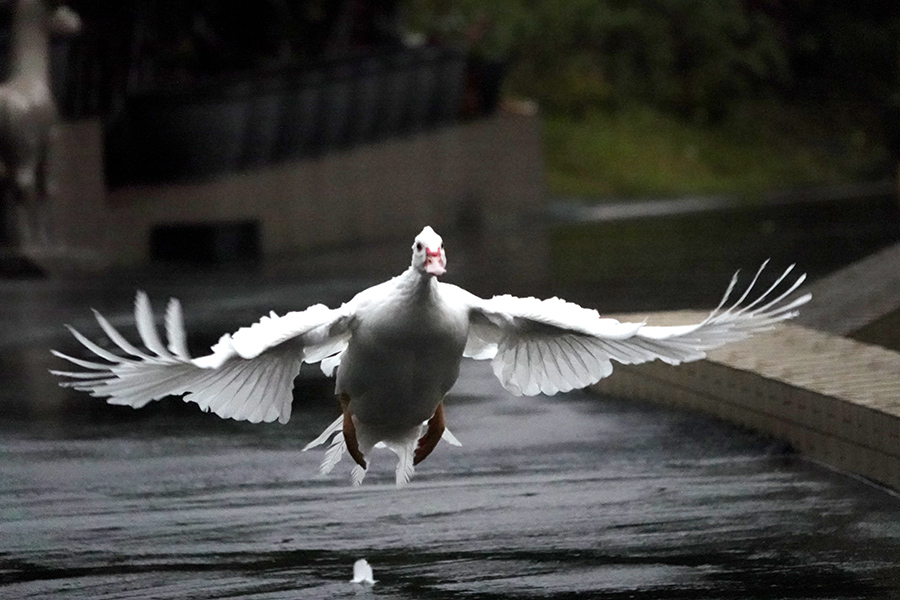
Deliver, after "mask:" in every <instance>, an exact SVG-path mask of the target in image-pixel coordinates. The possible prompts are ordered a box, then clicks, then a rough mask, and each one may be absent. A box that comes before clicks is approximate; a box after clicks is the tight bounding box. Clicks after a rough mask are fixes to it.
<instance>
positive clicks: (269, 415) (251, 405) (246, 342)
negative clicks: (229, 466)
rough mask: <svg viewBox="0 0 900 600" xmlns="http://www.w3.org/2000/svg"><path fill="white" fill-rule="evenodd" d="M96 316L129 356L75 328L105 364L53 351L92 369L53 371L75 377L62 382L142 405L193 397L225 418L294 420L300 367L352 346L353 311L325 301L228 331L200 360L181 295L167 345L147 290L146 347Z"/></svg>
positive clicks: (140, 322) (141, 304) (141, 323)
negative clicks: (191, 346)
mask: <svg viewBox="0 0 900 600" xmlns="http://www.w3.org/2000/svg"><path fill="white" fill-rule="evenodd" d="M94 316H95V317H96V318H97V322H98V323H99V324H100V327H101V328H102V329H103V331H104V332H105V333H106V335H107V337H109V339H110V341H112V342H113V343H114V344H115V345H116V346H118V348H119V349H120V350H121V351H122V352H124V353H125V355H126V356H122V355H119V354H115V353H113V352H110V351H109V350H106V349H104V348H102V347H100V346H99V345H97V344H95V343H94V342H92V341H91V340H89V339H88V338H86V337H85V336H84V335H82V334H81V333H79V332H78V331H76V330H75V329H74V328H72V327H69V330H70V331H71V332H72V335H73V336H75V339H77V340H78V341H79V342H81V344H82V345H83V346H84V347H85V348H87V349H88V350H89V351H91V352H92V353H93V354H95V355H96V356H97V357H99V358H100V359H103V360H104V361H105V362H96V361H93V360H90V361H89V360H83V359H81V358H76V357H73V356H69V355H66V354H63V353H61V352H57V351H55V350H53V351H52V352H53V354H54V355H55V356H58V357H59V358H63V359H65V360H68V361H69V362H71V363H73V364H75V365H77V366H79V367H82V368H83V369H85V370H83V371H51V373H53V374H54V375H58V376H60V377H64V378H66V379H67V381H64V382H62V383H61V384H60V385H63V386H66V387H71V388H74V389H76V390H81V391H85V392H88V393H90V394H91V395H93V396H100V397H103V396H106V397H108V400H107V402H109V403H110V404H121V405H127V406H132V407H134V408H140V407H142V406H144V405H145V404H147V403H148V402H151V401H153V400H159V399H161V398H164V397H166V396H178V395H181V394H185V396H184V400H186V401H190V402H195V403H197V404H198V405H199V406H200V408H202V409H203V410H204V411H212V412H214V413H216V414H217V415H219V416H220V417H223V418H231V419H237V420H246V421H250V422H253V423H257V422H260V421H265V422H271V421H275V420H276V419H277V420H278V421H280V422H282V423H286V422H287V421H288V419H289V418H290V416H291V400H292V394H291V390H292V388H293V381H294V377H296V375H297V372H298V371H299V369H300V364H301V363H303V362H308V363H313V362H318V361H321V360H323V359H327V358H328V357H331V356H333V355H336V354H338V353H340V352H341V351H342V350H343V349H344V348H346V346H347V341H348V340H349V338H350V322H351V320H352V319H353V312H352V309H351V308H349V307H348V306H347V305H344V306H341V307H340V308H337V309H329V308H328V307H326V306H324V305H321V304H317V305H314V306H310V307H309V308H307V309H306V310H303V311H297V312H290V313H287V314H286V315H283V316H280V317H279V316H278V315H276V314H275V313H271V314H270V315H269V316H266V317H263V318H262V319H261V320H260V321H258V322H257V323H255V324H253V325H251V326H250V327H242V328H241V329H238V330H237V331H236V332H235V333H234V334H231V335H229V334H226V335H224V336H222V338H221V339H220V340H219V341H218V343H216V344H215V345H214V346H213V347H212V349H211V350H212V353H211V354H209V355H207V356H202V357H200V358H191V356H190V355H189V354H188V350H187V343H186V334H185V329H184V323H183V318H182V311H181V305H180V303H179V302H178V300H175V299H174V298H173V299H172V300H170V301H169V305H168V308H167V310H166V317H165V327H166V334H167V337H168V345H167V346H166V345H163V343H162V340H161V339H160V337H159V334H158V333H157V330H156V325H155V323H154V318H153V311H152V309H151V307H150V301H149V300H148V299H147V295H146V294H144V293H143V292H138V294H137V298H136V299H135V309H134V317H135V322H136V324H137V329H138V333H139V335H140V337H141V341H142V342H143V344H144V346H145V347H146V350H143V349H140V348H137V347H135V346H134V345H132V344H131V343H130V342H128V340H126V339H125V338H124V337H123V336H122V334H120V333H119V332H118V331H117V330H116V329H115V328H114V327H113V326H112V325H111V324H110V323H109V321H107V320H106V319H105V318H104V317H103V315H101V314H100V313H98V312H97V311H94Z"/></svg>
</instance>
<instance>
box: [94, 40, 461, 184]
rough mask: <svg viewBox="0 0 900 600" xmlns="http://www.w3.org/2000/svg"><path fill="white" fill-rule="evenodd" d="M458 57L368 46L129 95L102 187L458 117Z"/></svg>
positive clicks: (299, 152)
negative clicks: (298, 64)
mask: <svg viewBox="0 0 900 600" xmlns="http://www.w3.org/2000/svg"><path fill="white" fill-rule="evenodd" d="M464 76H465V55H464V54H463V53H461V52H458V51H456V50H452V49H448V48H441V47H431V46H427V47H422V48H415V49H403V50H399V51H390V52H379V53H368V54H364V55H358V56H352V57H348V58H341V59H334V60H327V61H322V62H319V63H315V64H310V65H307V66H305V67H302V68H300V67H298V68H292V69H285V70H279V71H274V72H266V73H249V74H243V75H230V76H228V77H219V78H214V79H210V80H207V81H204V82H201V83H197V84H194V85H191V86H190V87H188V88H180V89H156V90H148V91H144V92H140V93H135V94H131V95H129V96H128V97H127V98H126V99H125V101H124V107H123V109H122V110H121V111H117V114H116V115H115V116H114V117H113V118H111V119H110V120H109V124H108V127H107V135H106V142H107V143H106V169H107V181H108V182H109V184H110V185H113V186H120V185H127V184H134V183H157V182H166V181H179V180H189V179H196V178H204V177H209V176H212V175H216V174H219V173H224V172H230V171H237V170H242V169H249V168H253V167H257V166H260V165H266V164H273V163H277V162H279V161H283V160H287V159H295V158H298V157H305V156H317V155H321V154H323V153H327V152H331V151H334V150H339V149H343V148H347V147H350V146H354V145H357V144H363V143H368V142H372V141H378V140H383V139H387V138H390V137H395V136H401V135H408V134H411V133H415V132H418V131H423V130H427V129H431V128H434V127H438V126H441V125H444V124H447V123H452V122H454V121H456V119H457V117H458V113H459V106H460V102H461V97H462V93H463V83H464Z"/></svg>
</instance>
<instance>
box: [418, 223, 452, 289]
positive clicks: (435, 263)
mask: <svg viewBox="0 0 900 600" xmlns="http://www.w3.org/2000/svg"><path fill="white" fill-rule="evenodd" d="M412 251H413V254H412V266H413V267H414V268H415V269H417V270H418V271H419V272H420V273H427V274H429V275H433V276H434V277H440V276H441V275H443V274H444V273H445V272H446V270H447V255H446V254H445V253H444V240H442V239H441V236H439V235H438V234H437V233H435V231H434V229H432V228H431V227H428V226H426V227H425V229H423V230H422V232H421V233H420V234H419V235H417V236H416V241H415V242H413V246H412Z"/></svg>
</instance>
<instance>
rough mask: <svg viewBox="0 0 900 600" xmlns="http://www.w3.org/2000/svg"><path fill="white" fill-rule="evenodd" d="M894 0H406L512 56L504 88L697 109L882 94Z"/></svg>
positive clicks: (420, 20) (588, 105)
mask: <svg viewBox="0 0 900 600" xmlns="http://www.w3.org/2000/svg"><path fill="white" fill-rule="evenodd" d="M896 5H897V3H896V2H895V1H887V0H882V1H873V2H854V1H850V0H844V1H838V0H823V1H818V0H816V1H813V0H496V1H494V2H490V3H488V2H476V1H474V0H465V1H462V2H447V1H440V0H431V1H430V2H415V1H412V0H410V1H408V2H406V15H407V17H408V21H409V22H410V24H411V26H412V27H413V28H417V29H419V30H426V31H428V32H430V33H432V34H435V33H437V34H438V36H439V37H441V38H443V39H445V40H447V39H449V40H455V41H461V42H463V43H467V44H469V45H470V46H471V47H472V48H473V51H475V52H476V53H477V52H482V53H485V54H491V55H493V56H495V57H496V56H504V57H505V58H506V59H507V60H509V61H510V63H511V64H510V69H509V71H508V73H509V77H508V81H507V88H508V89H509V90H510V91H513V92H515V93H519V94H524V95H528V96H530V97H533V98H535V99H537V100H538V101H540V103H541V105H542V106H543V108H544V109H545V110H550V111H552V112H557V113H563V114H569V115H572V116H579V115H582V114H585V113H587V112H590V110H592V109H594V108H597V107H610V106H618V105H621V104H623V103H625V102H629V101H633V100H638V101H640V102H642V103H647V104H651V105H653V106H655V107H657V108H659V109H662V110H666V111H676V112H678V113H680V114H684V115H687V116H690V117H692V118H695V119H699V120H700V121H707V120H713V121H715V120H718V119H719V118H721V117H723V116H725V115H727V114H729V113H731V112H732V111H733V110H734V108H735V107H736V106H737V105H739V104H741V103H742V102H743V101H744V100H746V99H748V98H758V97H760V96H768V95H772V94H773V93H782V94H785V93H787V94H791V95H800V96H804V95H818V92H817V91H811V90H812V89H813V88H812V87H811V86H813V85H814V84H815V85H817V86H818V87H817V88H815V89H816V90H821V88H822V85H823V84H824V85H825V87H830V88H834V87H840V88H841V89H842V91H843V92H846V93H853V94H857V93H864V94H866V95H869V96H870V97H871V96H872V95H875V96H877V97H879V98H885V96H886V94H888V93H892V92H893V90H895V89H896V87H897V86H896V83H897V82H896V78H895V77H894V75H893V73H894V71H895V70H896V68H897V65H898V63H897V48H898V45H900V38H898V35H900V27H898V23H900V20H898V13H900V11H898V8H897V6H896Z"/></svg>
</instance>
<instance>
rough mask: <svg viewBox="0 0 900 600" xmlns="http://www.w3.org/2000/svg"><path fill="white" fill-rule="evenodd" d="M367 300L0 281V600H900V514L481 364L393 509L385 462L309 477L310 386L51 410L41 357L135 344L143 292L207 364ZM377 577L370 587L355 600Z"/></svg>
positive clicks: (775, 452)
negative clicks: (239, 336) (337, 307)
mask: <svg viewBox="0 0 900 600" xmlns="http://www.w3.org/2000/svg"><path fill="white" fill-rule="evenodd" d="M368 283H369V281H366V280H363V279H346V280H338V281H326V282H320V283H311V282H309V281H306V280H301V279H293V280H292V279H290V278H286V277H281V276H280V277H266V276H261V275H258V274H254V273H251V272H239V271H235V272H231V273H211V274H206V273H204V272H202V271H196V272H192V273H186V272H175V271H156V272H147V273H120V274H117V275H112V276H105V277H95V278H86V279H79V280H69V281H31V282H26V281H21V282H15V281H0V306H3V310H2V312H0V350H2V353H0V381H2V382H3V385H2V386H0V388H2V389H0V407H2V409H3V412H4V418H3V419H2V422H0V456H2V460H0V597H2V598H5V599H12V598H173V599H175V598H178V599H184V598H254V599H263V598H345V597H357V596H371V597H378V598H403V599H406V598H410V599H411V598H448V597H449V598H453V597H459V598H485V599H488V598H501V597H502V598H584V597H591V598H648V599H649V598H653V599H667V598H672V599H675V598H678V599H681V598H684V599H687V598H690V599H714V598H715V599H748V600H749V599H766V598H771V599H775V598H779V599H801V598H802V599H811V598H816V599H825V598H830V599H851V598H853V599H882V598H884V599H887V598H896V597H900V569H898V568H897V567H898V566H900V498H898V497H897V496H896V495H895V494H893V493H891V492H888V491H885V490H883V489H880V488H877V487H875V486H873V485H871V484H869V483H867V482H864V481H860V480H858V479H855V478H852V477H850V476H847V475H843V474H840V473H836V472H834V471H832V470H830V469H828V468H826V467H824V466H822V465H819V464H816V463H814V462H811V461H809V460H806V459H804V458H803V457H801V456H799V455H797V454H795V453H793V452H791V451H790V449H789V448H787V447H785V445H784V444H781V443H779V442H777V441H775V440H773V439H771V438H767V437H764V436H759V435H756V434H754V433H751V432H748V431H746V430H742V429H739V428H736V427H732V426H730V425H728V424H725V423H722V422H720V421H716V420H714V419H711V418H708V417H704V416H701V415H696V414H693V413H688V412H681V411H675V410H669V409H664V408H659V407H656V406H651V405H646V404H641V403H636V402H631V401H625V400H618V399H614V398H607V397H599V396H594V395H589V394H585V393H573V394H565V395H560V396H557V397H554V398H544V397H537V398H516V397H513V396H511V395H510V394H508V393H507V392H505V391H504V390H503V389H502V388H501V387H500V385H499V383H497V382H496V381H495V380H494V379H493V376H492V375H491V374H490V371H489V368H488V366H487V365H485V364H482V363H473V362H468V363H466V365H465V368H464V370H463V375H462V377H461V379H460V381H459V383H458V385H457V387H456V388H455V389H454V391H453V392H451V395H450V398H449V399H448V401H447V411H446V412H447V421H448V426H449V427H450V428H451V430H452V431H453V432H454V434H456V436H457V437H458V438H459V439H460V440H461V441H462V443H463V446H462V447H461V448H454V447H450V446H448V445H446V444H441V445H439V446H438V448H437V450H436V451H435V453H434V454H433V455H432V456H431V457H429V459H428V460H427V461H425V462H423V463H422V464H421V465H420V466H419V468H418V469H417V474H416V476H415V477H414V479H413V481H412V483H411V484H410V485H409V486H408V487H406V488H402V489H397V488H395V487H394V485H393V467H394V458H393V455H391V454H390V453H388V452H387V451H384V452H382V453H380V454H375V455H374V460H373V462H374V465H373V467H372V469H371V470H370V473H369V475H368V477H367V479H366V483H365V484H364V485H363V487H362V488H359V489H351V488H350V487H349V471H350V466H349V464H348V459H346V458H345V459H344V461H343V462H342V463H341V464H340V465H339V466H338V468H337V469H336V470H335V471H334V472H333V473H332V474H331V475H329V476H327V477H325V478H322V477H319V476H317V475H316V472H317V467H318V463H319V461H320V460H321V458H322V453H321V452H320V451H310V452H306V453H301V452H300V448H302V447H303V445H304V444H305V443H306V442H308V441H309V440H311V439H312V438H313V437H315V436H316V435H317V434H318V433H319V432H320V431H321V430H322V429H323V428H324V427H325V426H326V425H327V424H328V423H330V422H331V420H333V419H334V417H335V416H336V415H337V407H336V403H335V402H334V400H333V399H332V397H331V389H330V382H329V381H327V380H324V379H322V378H320V377H319V376H317V375H316V374H315V371H314V370H312V369H311V370H310V371H308V372H305V373H304V374H303V376H301V377H300V378H299V379H298V385H297V389H296V391H295V409H294V416H293V418H292V420H291V422H290V423H289V424H287V425H285V426H281V425H277V424H268V425H251V424H247V423H236V422H233V421H223V420H220V419H218V418H216V417H214V416H212V415H206V414H201V413H199V412H198V411H197V410H196V409H195V408H194V407H193V405H186V404H183V403H181V402H180V401H178V400H166V401H163V402H159V403H156V404H155V405H153V406H151V407H148V408H147V409H144V410H140V411H134V410H132V409H130V408H121V407H108V406H106V405H105V404H103V403H102V401H100V400H97V399H93V398H90V397H87V396H84V395H81V394H75V393H69V392H67V391H65V390H61V389H59V388H57V387H56V385H55V382H54V381H53V380H52V378H50V377H49V375H47V374H46V369H47V368H52V367H58V366H59V362H58V361H56V360H55V359H53V358H52V357H51V356H50V355H49V354H48V353H47V349H48V348H50V347H55V348H58V349H60V350H63V351H68V352H75V351H76V347H75V345H74V343H73V342H71V341H70V340H69V339H67V334H66V333H65V331H64V330H63V329H62V327H61V324H62V323H70V324H72V325H74V326H76V327H77V328H79V329H81V330H82V331H83V332H85V333H87V334H89V335H90V337H92V338H93V339H99V338H100V337H101V336H100V334H99V327H97V326H96V324H94V323H93V320H92V318H91V316H90V311H89V308H90V307H94V308H97V309H99V310H101V311H102V312H104V314H106V315H107V316H108V317H110V320H111V321H112V322H113V323H114V324H115V325H117V326H121V327H122V329H124V330H126V331H128V332H129V336H130V337H132V339H134V333H133V331H134V330H133V329H132V328H131V327H130V326H129V323H130V319H131V317H130V303H131V301H132V299H133V291H134V289H135V288H141V289H145V290H146V291H148V293H149V294H150V296H151V298H152V299H154V300H155V301H156V307H157V309H158V310H160V311H161V310H162V308H163V306H164V301H165V299H166V298H168V296H170V295H172V296H178V297H180V298H181V299H182V301H183V302H184V307H185V318H186V321H187V325H188V333H189V338H190V341H191V345H192V350H193V351H194V352H197V353H199V352H201V351H203V350H204V348H205V347H208V345H209V344H210V343H212V342H213V341H215V339H216V338H217V337H218V336H219V335H220V334H221V333H223V332H225V331H232V330H233V329H234V328H236V327H237V326H240V325H244V324H247V323H249V322H251V321H254V320H255V319H256V318H258V316H259V315H260V314H261V313H263V312H265V311H268V310H271V309H274V310H276V311H278V312H282V311H285V310H290V309H296V308H300V307H303V306H306V305H308V304H310V303H312V302H317V301H324V302H326V303H330V304H334V303H337V302H340V301H341V300H344V299H347V298H349V297H350V295H352V293H353V292H354V291H356V290H358V289H361V288H362V287H364V286H365V285H366V284H368ZM358 558H366V559H368V561H369V562H370V563H371V564H372V566H373V568H374V570H375V579H376V580H377V583H376V584H375V586H374V587H372V588H365V587H361V586H359V585H357V584H352V583H350V582H349V580H350V579H351V577H352V567H353V563H354V561H355V560H356V559H358Z"/></svg>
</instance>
